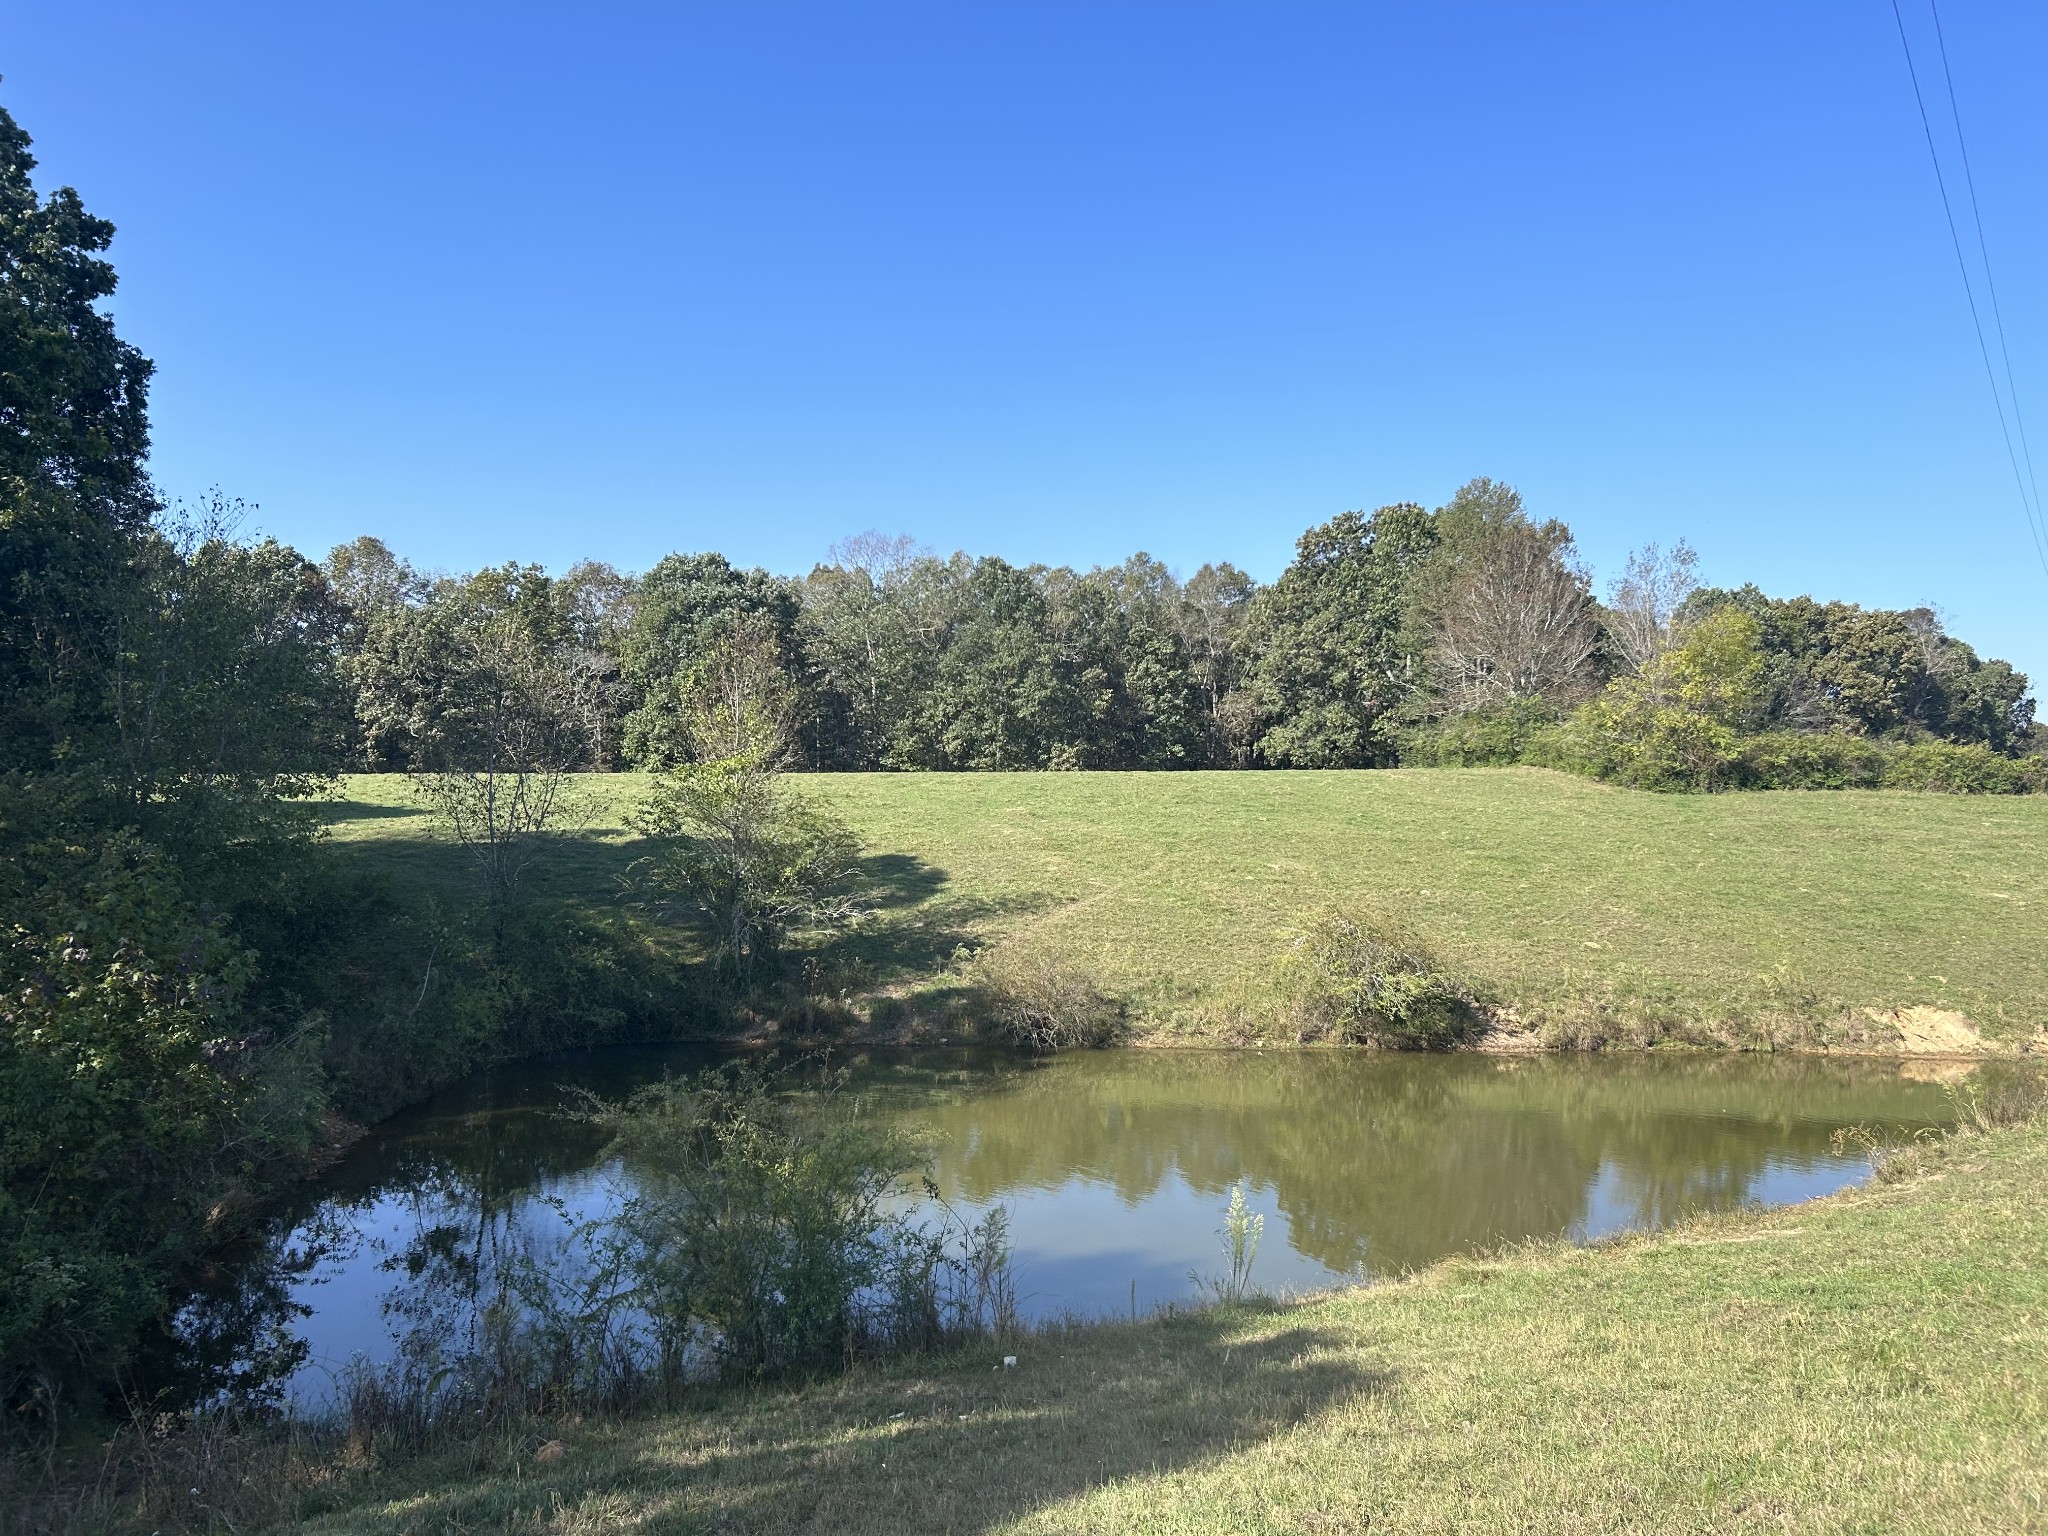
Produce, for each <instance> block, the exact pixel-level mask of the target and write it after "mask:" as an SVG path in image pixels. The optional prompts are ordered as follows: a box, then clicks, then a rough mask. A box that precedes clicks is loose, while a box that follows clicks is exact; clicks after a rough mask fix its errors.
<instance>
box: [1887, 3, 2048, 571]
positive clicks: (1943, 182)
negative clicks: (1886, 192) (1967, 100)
mask: <svg viewBox="0 0 2048 1536" xmlns="http://www.w3.org/2000/svg"><path fill="white" fill-rule="evenodd" d="M1892 20H1893V21H1894V22H1896V23H1897V24H1898V28H1899V47H1900V48H1901V49H1902V50H1904V52H1905V55H1906V74H1907V75H1908V77H1910V78H1911V80H1912V82H1913V104H1914V105H1915V106H1916V107H1918V108H1919V109H1920V131H1921V132H1922V133H1923V134H1924V135H1926V138H1927V156H1928V158H1929V159H1930V160H1931V161H1933V162H1934V184H1935V186H1936V187H1938V188H1939V189H1940V190H1941V212H1942V216H1943V217H1944V218H1945V219H1947V221H1948V238H1949V244H1950V245H1951V246H1953V247H1954V248H1955V253H1956V270H1957V271H1958V272H1960V273H1961V274H1962V278H1963V297H1964V298H1965V299H1967V300H1968V301H1969V305H1970V324H1971V326H1972V327H1973V328H1974V329H1975V330H1976V332H1977V352H1978V355H1979V356H1981V357H1982V358H1983V359H1984V378H1985V381H1986V382H1987V383H1989V384H1990V386H1991V404H1992V406H1993V408H1994V409H1995V410H1996V411H1997V412H1998V431H1999V435H2000V436H2001V437H2003V438H2004V439H2005V456H2006V458H2007V460H2008V461H2010V463H2011V464H2012V477H2013V483H2014V484H2015V485H2016V486H2017V487H2018V488H2019V493H2020V510H2021V511H2022V512H2023V513H2024V514H2025V515H2026V520H2027V533H2028V535H2029V536H2030V537H2031V538H2032V539H2033V541H2034V553H2035V554H2036V555H2038V556H2040V558H2041V570H2042V572H2043V574H2048V539H2044V538H2043V535H2042V530H2041V526H2040V521H2041V520H2040V515H2039V514H2038V513H2037V512H2036V510H2035V508H2034V503H2033V502H2032V500H2030V499H2029V498H2028V495H2027V478H2026V476H2025V475H2024V474H2022V473H2021V472H2020V458H2019V454H2018V453H2017V452H2016V451H2015V450H2014V448H2013V443H2012V429H2011V428H2010V427H2009V426H2007V425H2006V420H2005V396H2004V394H2003V393H2002V392H2001V391H2000V390H1999V387H1998V371H1997V369H1995V368H1993V367H1992V365H1991V348H1990V346H1989V344H1988V343H1987V342H1986V341H1985V340H1984V321H1983V318H1982V317H1981V316H1980V315H1979V314H1978V312H1977V290H1976V287H1975V285H1973V284H1972V283H1971V281H1970V263H1969V260H1968V258H1966V257H1965V256H1964V255H1963V239H1962V236H1961V235H1960V234H1958V233H1957V232H1956V215H1955V209H1954V208H1953V207H1952V206H1951V205H1950V203H1949V196H1948V178H1947V177H1946V176H1945V175H1944V174H1943V173H1942V169H1941V153H1940V151H1939V150H1937V149H1936V148H1935V147H1934V125H1933V124H1932V123H1931V122H1930V121H1929V120H1928V117H1927V100H1926V98H1925V97H1924V96H1923V95H1922V94H1921V91H1920V71H1919V69H1918V68H1916V67H1915V65H1914V63H1913V45H1912V43H1911V42H1910V41H1909V40H1908V39H1907V37H1906V18H1905V16H1904V15H1903V14H1902V13H1901V12H1900V10H1899V0H1892Z"/></svg>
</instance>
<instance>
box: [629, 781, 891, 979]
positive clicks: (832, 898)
mask: <svg viewBox="0 0 2048 1536" xmlns="http://www.w3.org/2000/svg"><path fill="white" fill-rule="evenodd" d="M786 780H787V776H786V775H785V774H783V773H782V772H781V771H779V770H778V769H777V768H776V767H775V765H774V764H773V763H772V762H770V761H768V760H767V759H764V758H761V757H758V756H753V755H748V754H741V755H740V756H737V757H730V758H721V759H718V760H717V761H714V762H706V763H692V764H689V765H687V766H685V767H682V768H678V769H676V770H674V771H673V772H670V773H665V774H662V775H660V776H659V777H658V778H657V779H656V780H655V786H654V791H653V793H652V794H651V795H649V797H648V799H647V802H646V804H645V805H643V806H642V807H641V809H640V811H639V814H638V816H637V818H636V824H637V825H638V827H639V829H640V831H641V832H643V833H644V834H646V835H647V836H648V837H649V838H652V839H654V840H655V842H656V843H657V845H658V847H659V848H660V850H661V851H660V852H659V853H657V854H655V855H653V856H651V857H649V858H648V859H645V860H643V861H641V865H640V868H641V869H642V870H643V871H644V874H645V878H646V882H647V883H648V884H649V885H650V886H652V887H653V888H654V890H655V891H656V892H657V893H659V894H660V895H661V896H663V897H666V898H668V899H670V900H672V901H676V902H679V903H682V904H685V905H689V906H693V907H694V908H695V909H696V911H697V913H698V915H699V917H700V918H701V919H702V920H703V924H704V928H705V930H706V936H707V937H708V938H709V939H710V941H711V943H712V945H713V947H714V948H715V950H716V951H717V953H718V956H719V958H720V960H721V961H722V962H723V963H724V964H725V965H726V966H728V967H729V968H730V969H731V971H732V972H733V973H734V974H735V975H736V976H737V977H738V978H739V979H741V980H743V981H744V980H746V979H747V978H748V977H749V976H750V975H751V973H752V971H753V968H754V965H755V963H756V961H758V960H760V959H761V958H763V957H766V956H772V955H774V954H776V953H777V952H778V951H779V950H780V949H781V948H782V947H783V945H784V944H785V943H786V942H787V941H788V940H789V939H790V937H791V936H792V935H794V934H795V933H797V932H799V931H801V930H809V931H812V932H829V931H831V930H833V929H837V928H842V927H844V926H846V925H847V924H848V923H850V922H852V921H853V920H854V918H856V917H857V916H858V915H859V914H860V912H861V911H862V904H863V893H862V891H861V889H860V878H859V859H860V842H859V840H858V839H857V838H856V837H855V836H854V835H853V832H852V829H850V828H849V827H847V825H846V824H845V823H844V822H842V821H840V820H839V819H838V818H837V817H835V816H833V815H832V814H831V813H830V812H828V811H827V810H825V809H824V808H823V807H822V806H820V805H818V804H816V803H815V802H814V801H812V800H811V799H809V798H808V797H806V796H805V795H802V794H800V793H798V792H797V791H796V790H794V789H792V788H790V787H789V785H788V783H787V781H786Z"/></svg>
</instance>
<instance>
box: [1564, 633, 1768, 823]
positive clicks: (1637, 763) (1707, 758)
mask: <svg viewBox="0 0 2048 1536" xmlns="http://www.w3.org/2000/svg"><path fill="white" fill-rule="evenodd" d="M1761 633H1762V631H1761V627H1760V626H1759V625H1758V624H1757V622H1756V620H1754V619H1753V618H1751V617H1750V616H1749V615H1748V614H1746V613H1744V612H1742V611H1741V610H1740V609H1737V608H1732V607H1731V608H1722V609H1718V610H1716V611H1715V612H1713V613H1711V614H1709V615H1708V616H1707V617H1706V618H1704V619H1701V620H1699V621H1698V622H1697V623H1695V624H1694V625H1693V626H1692V627H1691V628H1690V629H1689V630H1688V631H1687V632H1686V635H1685V638H1684V639H1683V641H1681V642H1680V643H1679V644H1678V645H1676V646H1673V647H1672V648H1671V649H1670V650H1667V651H1665V652H1664V653H1663V654H1662V655H1660V656H1658V657H1657V658H1656V659H1655V660H1654V661H1652V662H1651V663H1650V665H1649V666H1648V667H1647V668H1645V669H1644V670H1643V671H1642V672H1640V673H1636V674H1634V675H1632V676H1627V677H1620V678H1617V679H1615V680H1614V681H1613V682H1612V683H1610V684H1608V686H1607V689H1606V691H1605V692H1604V693H1602V694H1601V695H1600V697H1598V698H1597V699H1594V700H1593V701H1592V702H1591V703H1589V704H1587V705H1586V706H1585V707H1584V708H1583V709H1581V710H1580V711H1579V712H1578V714H1577V715H1575V716H1574V717H1573V719H1572V723H1571V731H1570V735H1569V738H1568V740H1567V742H1566V744H1565V746H1564V749H1563V750H1564V752H1565V753H1566V754H1567V756H1570V755H1572V754H1579V755H1582V756H1583V758H1584V759H1585V760H1586V761H1587V762H1589V763H1590V764H1591V765H1592V766H1593V769H1594V771H1595V772H1597V773H1598V774H1599V776H1600V777H1602V778H1611V779H1615V780H1618V781H1619V782H1621V783H1624V784H1630V785H1634V786H1636V787H1638V788H1642V789H1675V788H1691V789H1713V788H1715V787H1717V785H1719V784H1721V783H1722V782H1724V781H1725V780H1726V778H1727V775H1728V771H1729V769H1730V768H1731V767H1732V766H1733V765H1734V764H1735V763H1736V762H1737V761H1738V759H1739V758H1740V755H1741V746H1740V737H1741V734H1742V733H1743V731H1744V730H1745V729H1746V728H1749V727H1752V726H1753V725H1754V724H1755V723H1756V721H1757V719H1758V716H1759V713H1760V710H1761V708H1762V703H1763V687H1764V675H1765V663H1764V656H1763V652H1762V649H1761V647H1760V645H1759V640H1760V637H1761Z"/></svg>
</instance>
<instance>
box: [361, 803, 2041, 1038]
mask: <svg viewBox="0 0 2048 1536" xmlns="http://www.w3.org/2000/svg"><path fill="white" fill-rule="evenodd" d="M802 783H803V784H804V785H805V786H806V787H807V788H809V789H810V790H811V791H813V792H814V793H816V794H818V795H819V796H821V797H823V798H824V799H826V800H827V801H829V802H830V803H831V804H833V805H834V806H835V807H837V809H838V810H839V811H840V812H841V813H842V814H843V815H844V816H845V817H846V818H847V820H849V821H850V822H851V823H852V824H853V826H854V827H855V828H856V829H857V830H858V831H859V833H860V834H861V836H862V838H863V839H864V841H865V843H866V845H867V848H868V851H869V854H870V856H871V858H872V859H873V860H874V864H875V868H876V870H877V872H878V874H879V875H880V876H881V877H882V879H883V882H884V890H885V893H886V895H885V904H884V906H883V909H882V911H881V912H880V914H879V915H878V918H877V920H876V923H875V924H874V926H873V927H872V928H871V929H870V931H869V933H868V934H867V935H865V936H863V937H862V938H861V939H860V940H858V941H857V942H856V943H854V944H853V945H851V946H849V951H850V953H852V954H854V955H857V956H860V957H861V958H862V960H863V961H864V967H863V968H862V969H861V970H860V971H859V972H857V973H856V978H857V983H858V985H857V988H856V990H863V989H864V990H868V991H871V992H878V991H887V992H892V993H895V994H898V995H904V996H907V997H909V998H910V999H911V1000H912V1001H913V1002H914V1001H915V1000H916V998H917V996H918V995H919V992H920V989H921V988H924V989H929V988H935V987H937V986H938V984H939V983H940V981H941V980H942V979H943V973H944V972H945V969H946V963H947V957H948V956H950V955H951V953H952V951H953V949H954V948H955V947H956V946H957V945H959V944H962V943H967V944H985V943H990V942H1000V941H1006V940H1007V941H1012V942H1030V943H1033V944H1038V945H1042V946H1045V947H1047V948H1050V949H1053V950H1056V951H1058V952H1059V953H1061V954H1064V955H1066V956H1068V957H1070V958H1073V959H1075V960H1078V961H1081V962H1084V963H1086V964H1088V965H1089V966H1091V967H1093V968H1094V969H1095V970H1097V971H1098V972H1099V974H1100V975H1101V977H1102V978H1103V980H1104V982H1105V983H1106V984H1107V985H1108V987H1109V988H1110V989H1111V990H1112V991H1114V992H1116V993H1118V994H1120V995H1122V996H1124V997H1126V998H1127V999H1129V1001H1130V1002H1131V1003H1132V1005H1133V1008H1134V1011H1135V1013H1136V1015H1137V1016H1138V1018H1139V1019H1140V1021H1141V1022H1142V1023H1143V1024H1144V1025H1146V1026H1147V1027H1150V1028H1152V1029H1155V1030H1158V1031H1161V1032H1167V1033H1170V1032H1172V1031H1174V1030H1183V1031H1189V1032H1195V1033H1200V1034H1205V1035H1213V1034H1215V1033H1216V1032H1218V1031H1219V1029H1223V1030H1227V1029H1232V1028H1234V1029H1237V1030H1240V1031H1243V1030H1246V1029H1249V1030H1250V1031H1251V1032H1254V1033H1256V1032H1258V1030H1259V1028H1260V1026H1261V1019H1262V1015H1263V1013H1264V1011H1265V1010H1266V1009H1267V1007H1268V1005H1269V1003H1270V999H1271V992H1270V978H1271V975H1272V968H1273V964H1274V961H1275V958H1276V956H1277V955H1278V954H1279V952H1280V950H1281V948H1282V947H1283V945H1284V943H1285V940H1286V933H1287V930H1288V927H1289V924H1290V922H1291V921H1292V919H1293V917H1294V915H1295V914H1296V913H1297V912H1299V911H1300V910H1302V909H1303V908H1305V907H1309V906H1312V905H1315V904H1318V903H1324V902H1335V903H1340V904H1352V905H1363V906H1368V907H1374V908H1378V909H1381V910H1383V911H1386V912H1390V913H1393V914H1396V915H1398V916H1399V917H1400V918H1402V919H1403V920H1404V921H1406V922H1407V923H1408V924H1409V925H1410V926H1411V927H1412V928H1413V929H1414V930H1416V931H1417V932H1418V933H1419V934H1420V935H1421V936H1423V937H1424V938H1425V939H1427V940H1428V941H1429V942H1430V943H1431V944H1432V945H1434V946H1435V947H1436V948H1437V949H1438V950H1439V951H1440V953H1441V954H1442V955H1443V957H1444V958H1445V959H1446V960H1447V961H1448V962H1449V963H1450V964H1451V965H1452V966H1453V967H1455V968H1456V969H1458V970H1459V971H1460V972H1461V973H1463V974H1464V975H1466V976H1467V977H1468V978H1470V979H1471V980H1473V981H1474V982H1475V983H1477V984H1479V985H1480V986H1481V987H1483V988H1484V989H1486V990H1488V991H1489V992H1490V993H1492V994H1493V996H1494V997H1495V998H1496V999H1497V1000H1498V1001H1500V1002H1502V1003H1505V1004H1507V1005H1509V1006H1511V1007H1513V1008H1515V1009H1516V1010H1518V1011H1519V1012H1521V1013H1522V1014H1524V1015H1525V1016H1526V1017H1528V1018H1529V1019H1531V1020H1532V1021H1537V1022H1545V1021H1557V1020H1572V1019H1578V1020H1581V1021H1583V1020H1585V1019H1587V1018H1589V1017H1599V1016H1603V1015H1604V1016H1608V1017H1612V1018H1615V1019H1621V1020H1635V1021H1638V1022H1639V1023H1640V1022H1642V1021H1648V1024H1649V1030H1648V1032H1649V1033H1650V1034H1655V1033H1656V1030H1657V1026H1658V1024H1659V1022H1660V1021H1662V1022H1667V1023H1669V1022H1678V1023H1683V1022H1686V1021H1694V1022H1697V1021H1708V1022H1720V1023H1731V1024H1735V1025H1741V1024H1742V1023H1744V1022H1745V1021H1754V1020H1757V1019H1771V1018H1785V1019H1793V1020H1804V1021H1807V1022H1809V1023H1811V1022H1813V1021H1821V1022H1822V1023H1823V1024H1825V1023H1826V1022H1827V1021H1843V1020H1854V1019H1856V1018H1858V1017H1859V1016H1860V1014H1861V1011H1862V1010H1864V1009H1869V1008H1878V1009H1888V1008H1898V1007H1908V1006H1914V1005H1927V1006H1933V1007H1939V1008H1946V1009H1954V1010H1958V1011H1960V1012H1962V1013H1964V1014H1966V1015H1968V1016H1969V1018H1970V1019H1971V1020H1973V1021H1974V1022H1975V1023H1976V1025H1977V1026H1978V1027H1979V1028H1980V1029H1981V1030H1982V1032H1983V1034H1984V1036H1985V1037H1986V1038H1987V1039H1988V1040H1991V1041H1993V1042H2002V1043H2005V1044H2007V1045H2017V1044H2020V1043H2022V1042H2025V1041H2028V1040H2030V1039H2032V1037H2033V1036H2034V1035H2035V1034H2036V1032H2037V1031H2040V1030H2042V1029H2043V1028H2044V1026H2048V858H2044V854H2048V798H2038V797H2037V798H2028V797H2014V798H2005V797H1979V796H1944V795H1914V794H1895V793H1868V792H1863V793H1833V794H1830V793H1757V794H1727V795H1712V796H1693V795H1654V794H1645V793H1640V792H1636V791H1630V790H1622V789H1615V788H1611V787H1608V786H1604V785H1600V784H1595V783H1590V782H1588V781H1585V780H1581V779H1577V778H1572V777H1568V776H1565V775H1561V774H1555V773H1548V772H1543V771H1539V770H1521V769H1515V770H1486V769H1474V770H1414V771H1381V772H1355V773H1345V772H1328V773H1186V774H900V775H899V774H867V775H819V776H815V777H810V776H806V777H805V778H804V779H803V780H802ZM645 787H646V781H645V780H644V779H643V778H641V777H639V776H637V775H625V774H621V775H610V776H590V777H588V778H586V779H584V780H582V781H581V783H580V786H579V793H580V794H581V795H582V797H583V802H584V806H585V810H584V812H583V821H584V826H585V831H584V833H583V835H582V836H580V837H578V838H577V839H574V840H573V841H572V843H571V844H570V845H569V846H566V847H565V848H564V849H562V850H561V851H560V852H559V853H558V854H557V855H556V856H555V857H554V859H553V862H552V863H551V864H549V865H546V866H543V867H542V868H541V869H539V870H538V871H537V872H536V875H535V884H536V887H537V888H538V889H539V890H541V891H543V892H551V893H553V894H555V895H559V896H564V897H569V898H573V899H577V900H588V901H608V900H612V899H615V895H616V892H617V890H618V889H619V885H618V877H619V875H620V873H621V872H622V871H623V869H624V867H625V865H626V864H627V863H628V862H630V859H631V857H632V856H633V849H632V846H631V839H630V837H629V836H628V835H627V834H626V832H625V831H624V826H625V823H626V820H627V816H628V813H629V811H630V807H631V805H632V804H633V802H634V801H635V800H636V799H637V798H638V797H639V796H640V795H642V794H644V793H645ZM345 797H346V798H345V800H344V802H343V803H342V804H340V805H337V806H336V807H334V810H335V811H336V812H337V813H338V819H337V820H336V822H335V826H334V835H335V837H336V838H337V839H338V840H340V841H341V843H342V844H343V846H344V847H347V848H350V849H351V850H352V851H355V852H358V853H360V854H362V855H364V856H367V857H370V858H373V859H375V860H377V861H379V862H380V863H382V864H383V865H385V866H386V867H388V868H390V869H392V870H394V871H397V872H399V873H400V874H401V875H402V877H404V878H408V879H417V880H440V881H446V882H450V883H451V885H452V883H453V882H455V881H457V880H459V878H460V876H461V864H460V857H459V853H458V851H457V850H454V849H452V848H450V847H448V846H447V845H445V844H437V843H436V842H434V841H433V840H432V838H431V833H430V828H429V826H428V823H427V821H426V819H425V818H424V817H423V816H422V815H420V814H418V813H417V811H416V810H415V809H414V808H413V807H412V804H411V801H410V797H409V793H408V790H407V787H406V785H405V783H404V781H403V780H400V779H396V778H356V779H353V780H351V781H349V783H348V784H347V786H346V789H345ZM1639 1032H1640V1031H1639Z"/></svg>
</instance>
